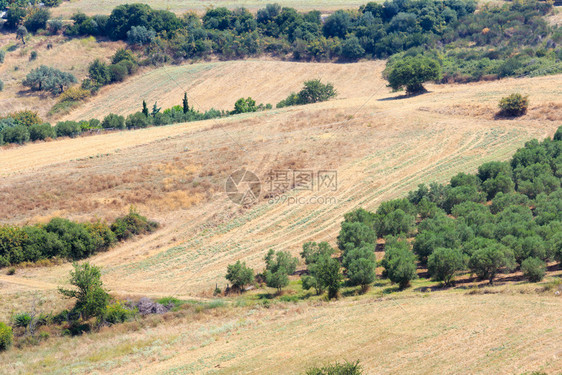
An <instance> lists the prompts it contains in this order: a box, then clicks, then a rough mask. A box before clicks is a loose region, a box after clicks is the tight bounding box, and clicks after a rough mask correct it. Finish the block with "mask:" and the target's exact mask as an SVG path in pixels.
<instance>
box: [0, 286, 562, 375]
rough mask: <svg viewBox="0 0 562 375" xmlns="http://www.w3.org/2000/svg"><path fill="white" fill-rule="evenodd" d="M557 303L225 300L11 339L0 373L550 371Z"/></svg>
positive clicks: (408, 298)
mask: <svg viewBox="0 0 562 375" xmlns="http://www.w3.org/2000/svg"><path fill="white" fill-rule="evenodd" d="M561 307H562V299H561V298H559V297H554V296H553V295H552V294H551V295H537V294H530V295H529V294H517V293H507V294H505V293H500V294H477V295H470V294H467V293H464V292H463V293H454V292H453V293H451V292H433V293H429V294H420V293H417V294H412V293H407V294H406V295H403V296H402V295H401V294H399V295H397V296H395V297H391V298H372V297H364V298H360V299H345V300H341V301H338V302H331V303H322V302H316V303H306V302H305V303H300V304H297V305H292V304H280V305H273V306H272V307H271V308H269V309H265V308H259V307H258V308H253V309H250V308H236V309H218V310H215V311H211V312H208V313H204V314H200V315H196V316H188V317H186V318H179V319H174V320H172V321H165V320H163V319H162V318H160V317H154V318H153V319H148V320H145V321H143V322H142V327H141V324H138V323H129V324H126V325H124V326H122V327H114V328H112V329H107V330H104V331H102V332H101V333H98V334H94V335H89V336H88V337H84V338H52V339H50V340H49V341H48V342H47V343H45V344H43V345H41V346H38V347H28V348H25V349H24V350H17V349H14V350H12V351H10V352H7V353H4V354H0V360H2V363H3V366H2V368H1V369H0V373H2V374H24V373H39V372H40V373H43V374H51V373H73V374H87V373H93V372H95V373H99V374H115V373H119V374H133V373H136V374H138V373H140V374H202V373H211V372H212V373H219V374H240V373H244V374H263V373H268V374H298V373H302V372H303V371H304V370H305V369H306V368H308V367H310V366H314V365H322V364H325V363H328V362H333V361H334V360H340V361H343V360H349V361H355V360H360V361H361V364H362V365H363V367H364V369H365V373H366V374H397V373H403V374H434V373H439V374H459V373H470V374H490V373H494V374H522V373H530V372H532V371H539V370H540V371H544V372H546V373H547V374H553V375H554V374H558V373H559V371H560V370H561V369H562V352H561V348H560V345H559V344H560V341H559V336H560V331H559V329H558V326H557V322H558V320H559V314H560V308H561ZM151 322H153V323H151ZM154 324H158V325H156V326H154Z"/></svg>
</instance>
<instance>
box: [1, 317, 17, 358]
mask: <svg viewBox="0 0 562 375" xmlns="http://www.w3.org/2000/svg"><path fill="white" fill-rule="evenodd" d="M13 341H14V333H13V332H12V327H10V326H8V325H6V323H3V322H0V352H1V351H4V350H8V349H9V348H10V347H11V346H12V342H13Z"/></svg>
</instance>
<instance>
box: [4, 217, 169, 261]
mask: <svg viewBox="0 0 562 375" xmlns="http://www.w3.org/2000/svg"><path fill="white" fill-rule="evenodd" d="M157 227H158V223H156V222H153V221H150V220H148V219H147V218H146V217H144V216H141V215H140V214H139V213H138V212H136V211H135V210H134V209H132V208H131V210H130V212H129V213H128V214H127V215H125V216H123V217H119V218H117V219H116V220H115V221H114V222H113V223H112V224H111V225H109V224H107V223H105V222H102V221H96V222H93V223H76V222H73V221H70V220H67V219H63V218H60V217H56V218H53V219H51V220H50V221H49V222H48V223H47V224H45V225H40V224H38V225H31V226H29V225H28V226H23V227H18V226H13V225H1V226H0V267H7V266H10V265H17V264H20V263H23V262H37V261H39V260H42V259H51V258H54V257H57V258H64V259H71V260H79V259H84V258H87V257H88V256H90V255H92V254H95V253H97V252H100V251H106V250H108V249H109V248H110V247H112V246H113V245H114V244H115V243H116V242H117V241H121V240H127V239H128V238H130V237H132V236H134V235H138V234H143V233H149V232H152V231H154V230H155V229H156V228H157Z"/></svg>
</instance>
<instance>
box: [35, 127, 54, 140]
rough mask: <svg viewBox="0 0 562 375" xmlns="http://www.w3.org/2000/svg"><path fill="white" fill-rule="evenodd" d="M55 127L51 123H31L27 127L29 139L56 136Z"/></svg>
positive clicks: (43, 138)
mask: <svg viewBox="0 0 562 375" xmlns="http://www.w3.org/2000/svg"><path fill="white" fill-rule="evenodd" d="M56 137H57V132H56V129H55V128H53V127H52V126H51V124H41V125H33V126H30V127H29V139H31V140H32V141H44V140H45V139H47V138H56Z"/></svg>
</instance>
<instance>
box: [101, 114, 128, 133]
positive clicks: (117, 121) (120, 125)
mask: <svg viewBox="0 0 562 375" xmlns="http://www.w3.org/2000/svg"><path fill="white" fill-rule="evenodd" d="M101 126H102V128H104V129H125V118H124V117H123V116H119V115H116V114H113V113H110V114H109V115H107V116H105V118H104V119H103V121H102V123H101Z"/></svg>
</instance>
